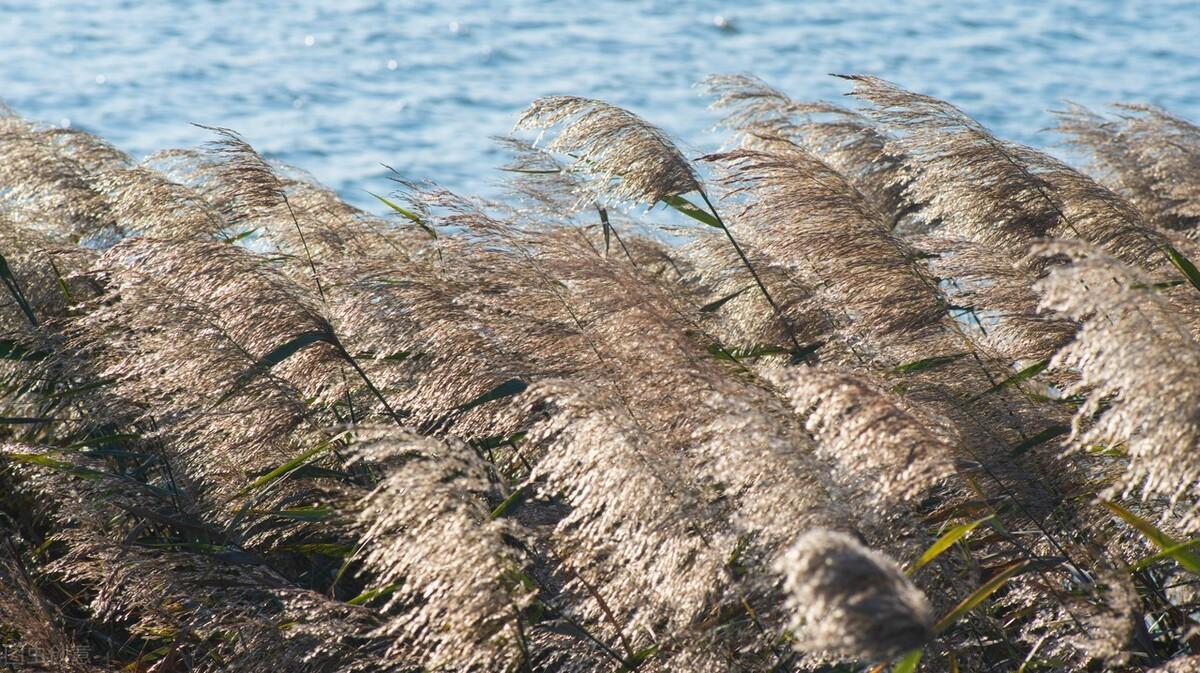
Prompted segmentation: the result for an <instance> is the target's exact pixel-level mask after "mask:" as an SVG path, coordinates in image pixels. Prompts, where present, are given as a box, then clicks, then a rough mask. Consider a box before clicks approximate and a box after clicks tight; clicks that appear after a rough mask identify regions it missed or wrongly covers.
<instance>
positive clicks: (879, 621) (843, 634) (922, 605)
mask: <svg viewBox="0 0 1200 673" xmlns="http://www.w3.org/2000/svg"><path fill="white" fill-rule="evenodd" d="M776 568H777V570H778V571H779V572H780V573H781V574H783V576H784V589H785V590H786V591H787V593H788V606H789V607H790V608H791V610H792V611H793V614H794V617H793V620H792V623H791V629H792V633H793V634H794V635H795V637H796V640H795V646H796V647H797V648H799V649H801V650H804V651H822V650H828V651H833V652H837V653H839V654H843V655H847V656H850V657H853V658H855V659H860V660H865V661H877V660H880V659H885V658H887V657H889V656H892V655H895V654H897V653H900V652H904V651H906V650H909V649H912V648H915V647H920V646H921V645H922V644H923V643H924V642H925V641H926V640H927V639H928V638H929V637H930V636H931V635H932V628H933V614H932V610H931V609H930V607H929V601H928V600H927V599H926V598H925V595H924V594H923V593H922V592H921V590H920V589H918V588H917V587H916V586H915V585H914V584H913V583H912V581H911V580H909V579H908V578H907V577H905V575H904V573H903V572H901V571H900V568H899V567H897V566H896V563H895V562H894V561H892V560H891V559H889V558H888V557H886V556H884V555H883V554H881V553H879V552H877V551H875V550H872V549H868V548H867V547H864V546H863V545H862V544H861V543H860V542H858V541H857V540H855V539H854V538H853V537H851V536H849V535H846V534H845V533H838V532H834V531H828V530H814V531H811V532H809V533H806V534H804V535H803V536H801V537H800V538H798V539H797V540H796V542H795V544H794V545H792V547H791V548H790V549H788V551H787V554H786V555H785V556H784V557H783V558H782V559H781V560H780V561H779V563H778V564H777V566H776Z"/></svg>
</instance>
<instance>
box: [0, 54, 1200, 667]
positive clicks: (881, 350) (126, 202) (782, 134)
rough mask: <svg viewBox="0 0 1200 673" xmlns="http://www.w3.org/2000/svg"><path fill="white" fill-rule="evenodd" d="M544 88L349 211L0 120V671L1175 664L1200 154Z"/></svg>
mask: <svg viewBox="0 0 1200 673" xmlns="http://www.w3.org/2000/svg"><path fill="white" fill-rule="evenodd" d="M845 79H846V80H847V82H848V87H849V93H850V95H851V96H852V97H853V99H854V100H853V101H852V102H851V103H849V104H848V105H846V106H842V105H834V104H830V103H823V102H803V101H796V100H793V99H791V98H790V97H788V96H787V95H786V94H784V93H782V92H780V91H777V90H775V89H773V88H771V87H770V86H769V85H767V84H766V83H764V82H762V81H760V80H758V79H755V78H753V77H749V76H740V75H739V76H720V77H713V78H710V79H709V80H707V81H706V83H705V85H706V87H707V88H708V90H709V92H710V93H711V95H712V100H713V101H714V103H713V104H714V106H716V107H717V108H720V109H721V110H722V111H724V113H725V114H726V118H725V123H724V128H725V129H726V130H727V132H728V142H727V144H726V146H725V148H724V149H723V150H722V151H721V152H719V153H715V154H712V155H709V156H703V157H688V156H685V154H684V153H683V152H682V151H680V150H679V149H678V147H677V146H676V145H675V144H674V142H673V141H672V139H671V138H669V137H668V136H667V135H666V134H664V133H663V132H662V131H661V130H659V129H657V128H656V127H655V126H653V125H652V124H651V123H650V122H648V121H646V120H644V119H642V118H640V117H638V116H637V115H635V114H634V113H632V112H630V111H627V110H624V109H621V108H619V107H616V106H613V105H611V104H609V103H606V102H604V101H599V100H591V99H584V98H576V97H550V98H543V99H539V100H537V101H535V102H533V103H532V105H531V106H530V107H529V108H528V109H527V110H526V111H525V112H524V113H522V114H521V115H519V117H517V119H518V121H517V125H516V128H515V129H514V134H515V135H514V137H511V138H505V139H501V140H500V142H501V144H502V145H503V146H504V147H505V148H506V149H507V150H509V151H510V153H511V156H512V159H511V161H510V163H508V164H507V165H505V166H504V167H502V170H501V172H500V173H499V174H500V175H502V176H503V177H504V179H505V180H506V182H507V184H508V186H509V187H510V190H509V192H510V197H508V198H506V199H504V200H502V201H499V202H495V201H487V200H483V199H478V198H473V197H470V196H465V195H459V194H455V193H453V192H451V191H448V190H446V189H443V188H442V187H440V186H438V185H436V184H434V183H429V182H413V181H409V180H407V179H404V178H402V177H401V176H399V175H397V176H396V184H395V188H394V190H393V191H392V192H390V193H387V194H380V195H378V196H377V198H378V200H379V202H380V208H381V209H382V210H385V211H386V212H387V213H388V215H387V216H386V217H380V216H377V215H373V214H371V213H368V212H365V211H363V210H360V209H358V208H355V207H353V206H351V205H349V204H347V203H345V202H343V201H342V200H341V199H339V198H338V197H337V196H336V195H335V194H333V193H332V192H330V191H329V190H327V189H325V188H323V187H321V186H320V185H318V184H316V183H315V182H314V181H313V180H312V179H311V178H309V177H307V176H306V175H305V174H304V173H303V172H302V171H300V170H298V169H295V168H292V167H289V166H284V165H280V164H277V163H275V162H272V161H269V160H266V159H264V158H263V157H261V156H260V155H259V154H258V153H257V152H256V151H255V150H254V149H253V148H252V147H251V146H250V145H249V144H247V143H246V142H245V140H244V139H242V138H241V137H240V136H239V135H238V134H237V133H235V132H234V131H231V130H228V129H220V128H214V129H210V130H211V132H212V134H213V141H212V142H211V143H209V144H207V145H205V146H202V147H199V148H194V149H184V150H167V151H164V152H160V153H158V154H155V155H152V156H150V157H148V158H146V159H144V160H142V161H135V160H133V159H131V158H130V157H128V156H126V155H125V154H124V153H122V152H121V151H119V150H118V149H116V148H114V147H112V146H111V145H109V144H107V143H105V142H104V141H102V140H100V139H98V138H95V137H92V136H90V135H88V134H86V133H82V132H79V131H72V130H63V129H57V128H52V127H49V126H46V125H42V124H39V123H36V122H30V121H26V120H24V119H21V118H19V117H17V116H15V115H13V114H8V113H5V116H2V117H0V255H2V257H0V280H2V281H3V288H0V378H2V380H3V388H2V389H0V400H2V403H3V405H4V408H3V410H0V530H2V532H3V535H2V538H3V543H2V544H0V578H2V579H3V583H2V585H0V668H2V667H3V666H4V665H7V666H9V667H10V669H12V670H44V671H63V672H66V671H70V672H85V671H86V672H91V671H143V672H145V673H168V672H175V671H214V672H215V671H247V672H251V671H254V672H261V671H265V670H276V671H289V672H299V671H313V672H325V671H329V672H334V671H349V672H353V671H396V672H402V671H497V672H519V671H530V672H532V671H546V672H551V671H553V672H563V673H570V672H575V671H578V672H583V671H611V672H613V673H616V672H630V671H645V672H647V673H649V672H653V671H695V672H708V671H759V672H762V673H767V672H772V673H773V672H781V671H811V672H814V673H815V672H824V673H834V672H842V673H848V672H851V671H858V672H867V671H870V672H882V671H895V672H898V673H911V672H912V671H918V670H919V671H930V672H934V671H936V672H945V673H951V672H954V673H957V672H959V671H1016V672H1018V673H1025V672H1032V671H1102V670H1103V671H1161V672H1167V671H1194V670H1200V668H1198V667H1200V663H1198V662H1200V621H1198V618H1200V583H1198V582H1197V580H1198V579H1200V578H1198V576H1200V548H1197V545H1196V543H1197V542H1200V384H1198V383H1197V381H1196V374H1197V372H1200V342H1198V341H1197V337H1198V335H1200V271H1197V269H1196V267H1195V266H1194V265H1193V263H1192V262H1191V261H1190V260H1194V259H1200V246H1198V245H1197V237H1198V235H1200V127H1197V126H1195V125H1193V124H1191V123H1190V122H1187V121H1185V120H1183V119H1180V118H1177V117H1175V116H1172V115H1171V114H1170V113H1168V112H1166V111H1163V110H1159V109H1156V108H1152V107H1147V106H1141V105H1122V106H1117V107H1115V108H1113V109H1112V110H1110V111H1104V112H1094V111H1090V110H1087V109H1084V108H1081V107H1078V106H1070V107H1068V108H1067V109H1065V110H1063V111H1061V112H1059V113H1058V115H1059V120H1060V126H1059V128H1058V132H1059V133H1060V137H1061V139H1062V141H1063V142H1064V143H1065V144H1068V145H1070V146H1071V147H1072V148H1073V150H1074V152H1075V153H1076V154H1077V155H1078V156H1082V157H1084V158H1085V159H1086V160H1087V162H1088V164H1087V166H1086V167H1085V168H1084V169H1077V168H1073V167H1071V166H1070V165H1068V164H1066V163H1064V162H1063V161H1061V160H1059V159H1056V158H1054V157H1052V156H1050V155H1048V154H1046V153H1044V152H1041V151H1038V150H1035V149H1033V148H1030V147H1025V146H1022V145H1019V144H1016V143H1012V142H1009V141H1006V140H1003V139H1001V138H997V137H996V136H994V135H993V134H992V133H991V132H990V131H989V130H988V129H986V128H985V127H984V126H982V125H981V124H979V123H978V122H976V121H975V120H973V119H971V118H970V117H969V116H967V115H966V114H965V113H963V112H962V111H961V110H959V109H958V108H956V107H954V106H953V105H952V104H951V103H948V102H946V101H942V100H938V99H935V98H931V97H928V96H924V95H922V94H919V93H915V92H911V91H906V90H904V89H902V88H900V87H898V86H896V85H894V84H891V83H889V82H885V81H883V80H879V79H876V78H873V77H866V76H847V77H845Z"/></svg>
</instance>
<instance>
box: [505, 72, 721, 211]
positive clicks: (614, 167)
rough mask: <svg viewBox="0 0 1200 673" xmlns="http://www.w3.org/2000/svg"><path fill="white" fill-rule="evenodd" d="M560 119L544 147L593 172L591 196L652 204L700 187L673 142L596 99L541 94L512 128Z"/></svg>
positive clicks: (547, 124)
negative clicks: (551, 137) (554, 132)
mask: <svg viewBox="0 0 1200 673" xmlns="http://www.w3.org/2000/svg"><path fill="white" fill-rule="evenodd" d="M557 124H562V129H561V130H560V131H559V133H558V135H557V136H556V137H555V138H554V140H552V141H550V143H549V144H547V145H546V149H547V150H548V151H551V152H557V153H561V154H566V155H570V156H572V157H574V159H575V163H574V166H573V167H572V168H573V170H579V171H581V172H584V173H588V174H590V175H593V176H595V180H594V181H593V182H592V183H591V184H590V185H589V186H588V188H587V189H588V190H589V191H590V192H591V196H592V197H599V196H602V195H607V196H609V197H610V198H612V199H613V200H615V201H633V202H640V203H645V204H647V205H654V204H655V203H658V202H659V201H660V200H662V198H663V197H667V196H676V195H679V194H686V193H688V192H694V191H700V181H699V179H698V178H697V177H696V172H695V171H694V170H693V169H692V166H691V164H689V163H688V160H687V159H686V158H684V156H683V153H682V152H680V151H679V148H677V147H675V145H674V144H673V143H672V142H671V140H670V139H669V138H668V137H667V136H666V134H665V133H663V132H662V131H661V130H659V129H658V128H656V127H654V126H652V125H651V124H650V123H649V122H647V121H646V120H644V119H642V118H641V117H639V116H637V115H635V114H633V113H632V112H629V111H628V110H624V109H622V108H619V107H616V106H615V105H611V104H609V103H606V102H604V101H601V100H595V99H592V98H578V97H575V96H547V97H545V98H539V99H537V100H535V101H534V102H533V103H532V104H531V105H530V106H529V107H528V108H526V110H525V111H524V112H523V113H522V114H521V118H520V120H519V121H518V122H517V128H523V129H544V128H549V127H551V126H555V125H557Z"/></svg>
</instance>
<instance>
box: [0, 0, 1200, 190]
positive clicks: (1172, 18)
mask: <svg viewBox="0 0 1200 673" xmlns="http://www.w3.org/2000/svg"><path fill="white" fill-rule="evenodd" d="M1198 36H1200V7H1198V6H1197V5H1196V4H1195V3H1194V2H1175V1H1166V0H1163V1H1154V2H1139V3H1125V2H1119V1H1117V0H1094V1H1092V2H1034V1H1032V0H1016V1H1012V2H1004V3H995V2H982V1H974V0H972V1H964V2H954V3H943V2H932V1H929V0H916V1H912V2H903V3H901V2H882V1H877V0H866V1H863V2H855V3H833V2H805V3H792V2H786V3H784V2H767V1H765V0H743V1H742V2H737V3H724V2H694V3H680V2H667V1H659V0H645V1H640V2H621V1H619V0H588V1H586V2H585V1H582V0H555V1H550V0H537V1H534V0H518V1H514V2H508V3H495V2H486V1H484V0H465V1H447V2H441V3H434V4H418V3H413V2H403V3H385V2H379V1H373V0H347V1H344V2H337V3H318V2H287V3H285V2H282V1H277V0H270V1H260V2H193V1H191V0H164V1H162V2H154V3H150V2H145V3H139V2H131V1H123V2H113V1H103V0H91V1H71V2H68V1H66V0H42V1H40V2H11V1H9V0H0V63H2V64H3V67H0V100H4V101H5V102H7V103H8V104H9V105H10V106H11V107H13V108H14V109H15V110H16V111H17V112H18V113H20V114H22V115H24V116H26V117H29V118H32V119H38V120H42V121H45V122H48V123H51V124H60V125H69V126H72V127H77V128H81V129H84V130H87V131H89V132H92V133H95V134H97V135H100V136H102V137H103V138H105V139H106V140H108V141H110V142H112V143H114V144H115V145H117V146H118V147H120V148H121V149H124V150H125V151H127V152H130V153H131V154H132V155H134V156H135V157H141V156H144V155H146V154H149V153H151V152H153V151H156V150H159V149H165V148H169V147H189V146H194V145H197V144H199V143H201V142H204V141H205V140H208V139H209V136H208V134H207V132H206V131H204V130H202V129H199V128H196V127H194V126H191V124H190V122H197V123H202V124H210V125H220V126H225V127H229V128H233V129H235V130H237V131H239V132H240V133H242V134H243V135H244V136H245V137H246V139H247V140H249V141H250V142H251V143H252V144H253V145H254V146H255V147H256V148H258V149H259V151H260V152H262V153H263V154H264V155H266V156H268V157H270V158H274V159H278V160H281V161H284V162H287V163H289V164H293V165H295V166H297V167H299V168H302V169H304V170H306V171H308V172H309V173H311V174H313V175H314V176H315V177H316V178H317V179H318V180H320V181H321V182H322V183H324V184H326V185H328V186H330V187H332V188H334V189H336V190H337V191H338V192H339V193H340V194H342V196H343V197H344V198H346V199H348V200H349V201H351V202H353V203H357V204H360V205H366V204H369V202H370V197H368V196H367V195H366V191H365V190H368V189H369V190H371V191H379V190H387V188H388V182H387V175H388V172H387V169H386V168H384V167H383V164H388V165H390V166H393V167H395V168H396V169H397V170H398V171H399V172H400V173H402V174H403V175H404V176H406V177H408V178H413V179H430V180H434V181H436V182H438V183H440V184H442V185H444V186H446V187H448V188H450V189H454V190H457V191H461V192H464V193H468V194H482V195H484V196H495V195H497V194H498V193H499V191H500V188H499V186H498V185H499V182H500V180H501V177H500V175H499V174H497V172H496V171H495V170H494V169H495V167H497V166H499V165H500V164H502V163H503V161H504V155H503V153H502V152H501V151H500V150H499V149H498V148H497V147H496V145H495V144H494V143H493V142H492V141H491V140H490V136H494V135H497V134H505V133H507V132H508V131H509V129H510V128H511V126H512V124H513V122H514V121H515V119H516V117H517V115H518V113H519V112H520V110H521V109H522V108H523V107H524V106H525V105H526V104H527V103H528V102H529V101H530V100H532V99H533V98H535V97H537V96H541V95H547V94H561V93H570V94H578V95H584V96H591V97H597V98H604V99H607V100H609V101H611V102H613V103H616V104H618V105H621V106H624V107H627V108H629V109H631V110H633V111H635V112H636V113H638V114H640V115H642V116H643V117H645V118H646V119H648V120H650V121H651V122H653V123H655V124H657V125H659V126H661V127H662V128H664V129H665V130H667V131H668V132H669V133H671V134H672V135H673V137H675V138H676V139H677V140H678V141H679V142H680V144H681V146H682V147H683V148H684V149H685V150H686V151H688V152H689V153H700V152H703V151H708V150H712V149H715V146H716V143H717V142H718V141H719V137H718V135H717V134H714V133H712V132H711V129H712V126H713V124H714V122H715V121H716V119H717V115H716V114H715V113H713V112H712V111H710V110H708V109H707V106H708V103H709V101H708V99H707V98H705V97H704V96H702V95H701V91H700V90H698V89H697V88H696V87H695V86H694V85H695V84H696V82H698V81H699V80H701V79H702V78H703V77H704V76H705V75H708V74H711V73H730V72H749V73H753V74H756V75H758V76H760V77H762V78H763V79H765V80H767V81H768V82H769V83H771V84H772V85H775V86H777V87H778V88H780V89H783V90H784V91H786V92H787V93H789V94H790V95H792V96H793V97H795V98H798V99H806V100H812V99H826V100H836V99H837V98H839V97H840V96H841V94H842V93H844V92H845V90H846V89H847V87H846V86H845V83H844V82H841V81H839V80H836V79H835V78H832V77H829V76H828V73H835V72H836V73H865V74H872V75H876V76H879V77H883V78H885V79H888V80H891V81H894V82H896V83H898V84H900V85H902V86H904V87H906V88H909V89H912V90H916V91H920V92H922V93H928V94H930V95H934V96H938V97H941V98H946V99H948V100H950V101H951V102H953V103H955V104H956V105H958V106H959V107H961V108H963V109H964V110H965V111H966V112H967V113H969V114H971V115H972V116H975V117H976V118H977V119H979V120H980V121H982V122H983V123H984V124H986V125H988V126H989V127H990V128H991V129H992V130H993V131H995V132H996V133H997V134H999V135H1000V136H1002V137H1005V138H1010V139H1013V140H1017V141H1020V142H1024V143H1028V144H1032V145H1035V146H1039V147H1043V148H1048V149H1050V150H1051V151H1052V152H1054V153H1056V154H1059V155H1060V156H1062V155H1063V152H1062V151H1061V148H1057V147H1055V143H1057V142H1058V139H1057V138H1056V137H1055V136H1054V135H1053V134H1051V133H1047V132H1045V129H1046V128H1047V127H1050V126H1052V125H1053V123H1054V120H1053V117H1052V115H1051V114H1050V113H1049V110H1050V109H1055V108H1059V107H1061V106H1062V105H1063V101H1064V100H1071V101H1074V102H1077V103H1081V104H1084V105H1087V106H1089V107H1093V108H1102V107H1103V106H1105V105H1107V104H1109V103H1112V102H1118V101H1123V102H1143V103H1151V104H1155V105H1160V106H1162V107H1165V108H1167V109H1168V110H1170V111H1171V112H1173V113H1175V114H1177V115H1179V116H1182V117H1185V118H1189V119H1192V120H1197V119H1200V38H1198ZM373 209H376V210H377V209H378V208H377V207H374V206H373Z"/></svg>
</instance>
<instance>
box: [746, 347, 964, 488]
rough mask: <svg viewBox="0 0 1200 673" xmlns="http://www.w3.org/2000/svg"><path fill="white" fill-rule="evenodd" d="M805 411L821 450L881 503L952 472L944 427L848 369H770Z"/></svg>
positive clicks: (930, 484) (931, 484)
mask: <svg viewBox="0 0 1200 673" xmlns="http://www.w3.org/2000/svg"><path fill="white" fill-rule="evenodd" d="M767 377H768V378H769V379H771V380H772V381H773V382H774V383H775V385H776V386H778V387H779V388H781V389H782V391H783V393H784V395H786V396H787V397H788V399H790V400H791V401H792V404H793V405H794V406H795V409H796V412H797V413H799V414H801V415H802V416H804V417H805V425H806V427H807V429H808V431H809V432H812V433H813V434H814V435H815V436H816V438H817V448H818V451H819V452H820V453H821V454H822V455H824V456H825V457H827V458H828V459H830V460H832V461H834V462H836V463H837V464H838V466H839V467H840V472H841V473H843V474H846V473H848V474H851V475H854V478H852V479H849V480H848V481H852V482H858V485H859V487H861V488H862V489H863V492H864V493H866V494H867V495H868V496H869V497H870V498H871V499H872V500H877V501H878V502H881V503H886V502H889V501H897V500H912V499H914V498H917V497H920V496H921V495H922V494H923V493H926V492H928V491H929V490H930V489H931V488H933V487H934V486H935V485H937V484H938V482H940V481H941V480H942V479H944V478H945V477H947V476H949V475H950V474H951V473H952V472H953V454H954V447H953V445H952V444H951V442H950V441H949V439H948V438H947V437H946V436H945V435H946V429H945V427H944V426H940V425H935V424H933V423H932V422H930V421H929V420H927V419H924V418H921V416H919V415H918V413H917V412H916V411H915V410H913V409H909V408H906V406H905V405H904V404H903V402H902V401H901V400H900V399H899V398H898V397H897V396H896V395H894V394H892V393H888V392H885V391H883V390H881V389H880V388H879V387H878V386H876V385H875V384H873V383H871V382H869V381H868V380H867V379H865V378H863V377H861V376H856V375H854V374H851V373H849V372H846V371H839V370H836V369H830V368H827V367H815V368H811V369H807V370H803V371H798V370H796V369H782V368H780V369H775V370H771V371H770V372H769V373H768V376H767Z"/></svg>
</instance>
